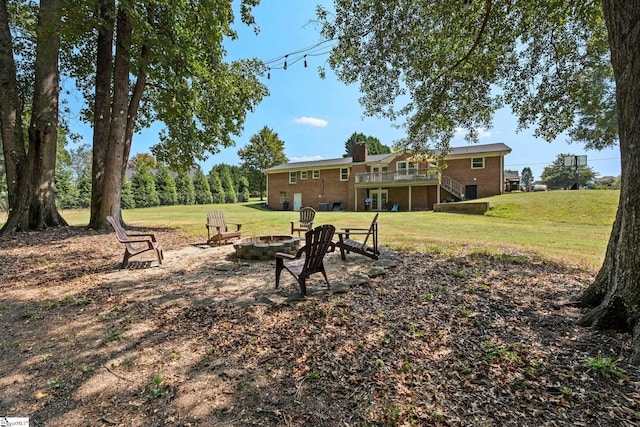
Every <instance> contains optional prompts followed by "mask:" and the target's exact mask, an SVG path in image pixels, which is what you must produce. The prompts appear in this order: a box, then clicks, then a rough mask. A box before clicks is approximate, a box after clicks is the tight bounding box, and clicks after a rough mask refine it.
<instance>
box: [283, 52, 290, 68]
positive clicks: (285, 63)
mask: <svg viewBox="0 0 640 427" xmlns="http://www.w3.org/2000/svg"><path fill="white" fill-rule="evenodd" d="M288 56H289V55H285V56H284V69H285V70H286V69H287V57H288Z"/></svg>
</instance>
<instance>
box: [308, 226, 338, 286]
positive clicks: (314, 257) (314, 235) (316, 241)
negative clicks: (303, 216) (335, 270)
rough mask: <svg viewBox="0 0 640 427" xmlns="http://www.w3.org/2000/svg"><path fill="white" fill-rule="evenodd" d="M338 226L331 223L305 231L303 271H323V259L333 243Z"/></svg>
mask: <svg viewBox="0 0 640 427" xmlns="http://www.w3.org/2000/svg"><path fill="white" fill-rule="evenodd" d="M335 231H336V228H335V227H334V226H333V225H331V224H324V225H320V226H318V227H316V228H314V229H313V230H309V231H307V232H306V233H305V242H306V243H305V246H304V251H305V260H304V267H303V271H306V272H307V273H309V274H311V273H317V272H319V271H322V269H323V264H322V259H323V258H324V256H325V255H326V253H327V251H328V250H329V248H330V247H331V246H332V245H333V242H332V240H333V233H334V232H335Z"/></svg>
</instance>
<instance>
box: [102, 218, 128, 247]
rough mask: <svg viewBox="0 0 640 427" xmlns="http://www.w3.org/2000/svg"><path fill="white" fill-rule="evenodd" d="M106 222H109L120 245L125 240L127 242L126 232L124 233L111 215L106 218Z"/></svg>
mask: <svg viewBox="0 0 640 427" xmlns="http://www.w3.org/2000/svg"><path fill="white" fill-rule="evenodd" d="M107 221H109V224H111V227H112V228H113V231H115V232H116V237H117V238H118V240H119V241H120V242H121V243H124V242H126V241H127V240H129V236H127V232H126V231H124V228H122V225H120V222H119V221H117V220H116V219H115V218H114V217H112V216H111V215H109V216H107Z"/></svg>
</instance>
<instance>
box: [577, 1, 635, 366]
mask: <svg viewBox="0 0 640 427" xmlns="http://www.w3.org/2000/svg"><path fill="white" fill-rule="evenodd" d="M602 6H603V10H604V15H605V21H606V24H607V29H608V33H609V44H610V46H611V63H612V65H613V71H614V76H615V81H616V108H617V115H618V116H617V119H618V130H619V141H620V158H621V188H620V200H619V202H618V211H617V214H616V219H615V222H614V224H613V230H612V232H611V237H610V239H609V244H608V247H607V252H606V255H605V260H604V263H603V266H602V268H601V270H600V272H599V273H598V275H597V277H596V279H595V281H594V282H593V283H592V284H591V286H589V288H588V289H587V290H586V291H585V292H584V294H583V295H582V303H583V304H585V305H587V306H589V307H593V308H592V310H590V311H589V312H587V313H586V314H585V315H584V316H583V317H582V319H580V321H579V323H580V324H581V325H585V326H595V327H599V328H624V329H627V330H630V331H632V333H633V339H634V351H633V354H632V356H631V359H632V362H634V363H640V256H639V253H638V248H640V191H638V182H640V154H639V151H638V144H640V122H639V121H638V117H640V28H639V27H638V22H640V1H637V0H634V1H630V0H603V1H602Z"/></svg>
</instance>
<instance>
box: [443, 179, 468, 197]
mask: <svg viewBox="0 0 640 427" xmlns="http://www.w3.org/2000/svg"><path fill="white" fill-rule="evenodd" d="M440 187H441V188H442V189H444V190H446V191H447V192H449V193H450V194H451V195H452V196H453V197H455V198H457V199H458V200H464V199H465V197H464V185H463V184H460V183H459V182H458V181H456V180H455V179H453V178H451V177H449V176H447V175H445V174H442V175H441V177H440Z"/></svg>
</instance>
